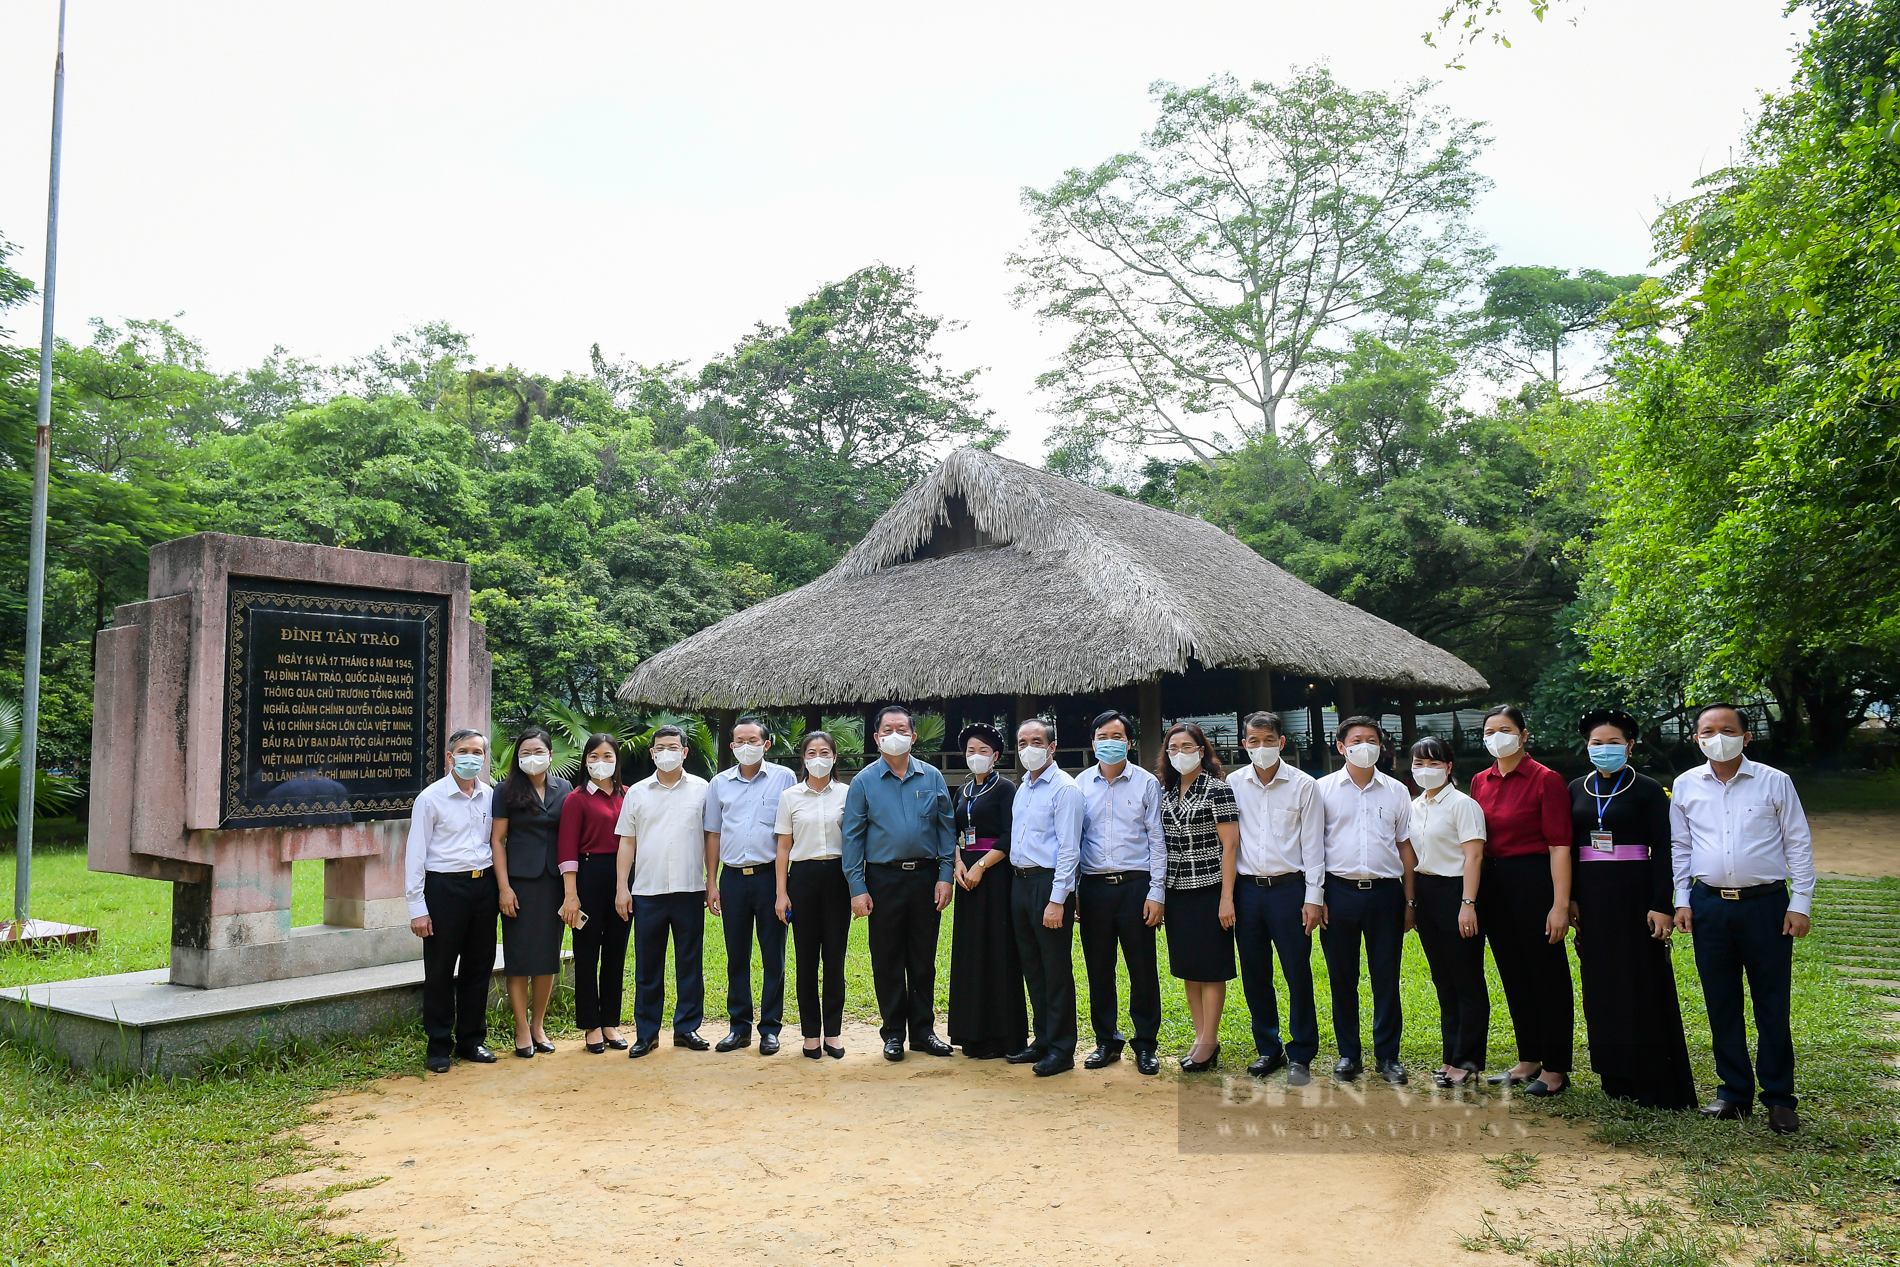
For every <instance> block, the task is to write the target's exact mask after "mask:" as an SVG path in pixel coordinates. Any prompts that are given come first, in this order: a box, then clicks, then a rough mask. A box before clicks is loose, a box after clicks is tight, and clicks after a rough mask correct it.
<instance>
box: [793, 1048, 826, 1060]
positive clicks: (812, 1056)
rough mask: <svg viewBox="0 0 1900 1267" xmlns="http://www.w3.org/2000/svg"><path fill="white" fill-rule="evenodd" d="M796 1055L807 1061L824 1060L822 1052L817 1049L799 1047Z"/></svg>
mask: <svg viewBox="0 0 1900 1267" xmlns="http://www.w3.org/2000/svg"><path fill="white" fill-rule="evenodd" d="M798 1054H799V1055H801V1056H803V1057H804V1058H805V1059H807V1060H823V1059H824V1058H825V1053H824V1050H823V1049H822V1048H819V1047H800V1048H799V1049H798Z"/></svg>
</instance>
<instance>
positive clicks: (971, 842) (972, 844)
mask: <svg viewBox="0 0 1900 1267" xmlns="http://www.w3.org/2000/svg"><path fill="white" fill-rule="evenodd" d="M963 847H964V848H965V849H975V848H976V828H974V827H968V828H965V829H964V832H963Z"/></svg>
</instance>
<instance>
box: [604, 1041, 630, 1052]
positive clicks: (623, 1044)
mask: <svg viewBox="0 0 1900 1267" xmlns="http://www.w3.org/2000/svg"><path fill="white" fill-rule="evenodd" d="M600 1042H601V1046H603V1047H611V1048H613V1049H614V1050H615V1051H625V1050H627V1040H626V1039H624V1038H603V1039H601V1040H600Z"/></svg>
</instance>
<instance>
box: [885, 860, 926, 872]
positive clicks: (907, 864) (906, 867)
mask: <svg viewBox="0 0 1900 1267" xmlns="http://www.w3.org/2000/svg"><path fill="white" fill-rule="evenodd" d="M934 862H935V859H932V858H900V859H898V860H897V861H895V862H873V863H872V864H871V865H872V866H874V867H896V868H897V869H898V870H899V871H915V870H916V869H917V868H918V867H924V866H930V865H932V864H933V863H934Z"/></svg>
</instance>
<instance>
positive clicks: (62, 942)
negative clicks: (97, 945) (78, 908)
mask: <svg viewBox="0 0 1900 1267" xmlns="http://www.w3.org/2000/svg"><path fill="white" fill-rule="evenodd" d="M98 940H99V930H98V929H96V928H87V927H86V926H85V925H83V924H61V923H58V922H57V921H55V920H50V919H29V920H0V952H4V951H8V950H27V951H33V950H56V949H57V950H84V949H85V948H86V947H88V946H91V945H92V944H93V943H94V942H96V941H98Z"/></svg>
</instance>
